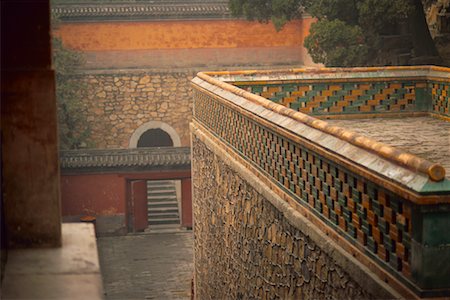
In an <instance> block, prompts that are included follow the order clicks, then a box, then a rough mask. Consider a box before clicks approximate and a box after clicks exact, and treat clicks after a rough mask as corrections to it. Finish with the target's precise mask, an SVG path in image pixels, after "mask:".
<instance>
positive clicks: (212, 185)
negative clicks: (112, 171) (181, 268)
mask: <svg viewBox="0 0 450 300" xmlns="http://www.w3.org/2000/svg"><path fill="white" fill-rule="evenodd" d="M192 152H193V157H192V158H193V162H192V166H193V169H192V172H193V174H194V177H193V186H194V189H193V197H194V199H195V201H194V202H193V213H194V218H195V220H196V222H195V223H194V235H195V238H194V249H195V273H194V274H195V275H194V276H195V282H196V290H195V292H196V297H197V298H198V299H223V298H224V295H226V298H227V299H385V298H392V297H393V296H392V295H386V294H380V293H382V291H383V289H382V288H380V287H375V291H374V289H373V288H369V287H368V286H369V284H368V281H366V280H360V278H359V276H358V275H357V274H354V273H352V270H353V269H352V268H349V266H348V265H346V264H342V263H339V262H336V259H335V256H334V255H335V254H336V252H334V251H330V248H329V247H323V243H321V242H320V241H318V240H317V237H313V236H311V234H308V233H305V232H303V231H302V230H301V229H300V228H298V227H296V226H292V225H291V223H290V222H289V220H288V218H287V217H286V216H284V215H283V214H281V213H280V210H279V208H278V207H275V206H274V205H273V204H272V203H271V201H270V200H268V199H267V198H265V197H264V196H263V195H262V194H261V193H260V191H257V189H255V188H254V187H253V186H252V185H251V184H249V183H248V181H247V178H245V177H243V176H242V175H240V174H239V173H238V172H236V171H235V170H233V168H232V167H230V165H229V163H228V162H227V160H226V159H224V157H222V156H221V155H220V154H218V153H214V150H211V149H210V147H209V146H206V145H205V144H204V143H203V142H202V141H201V140H200V139H198V138H197V136H196V135H195V134H194V135H193V138H192ZM212 174H218V176H211V175H212Z"/></svg>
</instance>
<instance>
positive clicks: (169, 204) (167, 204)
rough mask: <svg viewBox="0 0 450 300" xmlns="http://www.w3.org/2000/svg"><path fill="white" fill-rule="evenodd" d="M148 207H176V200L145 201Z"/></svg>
mask: <svg viewBox="0 0 450 300" xmlns="http://www.w3.org/2000/svg"><path fill="white" fill-rule="evenodd" d="M147 205H148V209H153V207H176V208H177V209H178V203H177V202H176V201H158V202H149V203H147Z"/></svg>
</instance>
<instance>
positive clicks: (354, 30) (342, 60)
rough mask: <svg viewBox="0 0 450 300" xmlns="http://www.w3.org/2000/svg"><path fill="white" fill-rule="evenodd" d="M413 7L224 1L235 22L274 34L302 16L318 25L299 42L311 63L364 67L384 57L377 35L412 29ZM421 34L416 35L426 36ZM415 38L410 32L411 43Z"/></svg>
mask: <svg viewBox="0 0 450 300" xmlns="http://www.w3.org/2000/svg"><path fill="white" fill-rule="evenodd" d="M418 3H419V4H420V0H230V9H231V11H232V13H233V14H234V15H235V16H246V17H247V18H248V19H250V20H259V21H264V22H267V21H269V20H272V22H273V23H274V25H275V27H276V28H277V29H281V28H282V26H283V25H284V24H285V23H286V22H288V21H289V20H291V19H293V18H295V17H298V16H299V15H300V13H301V12H302V10H305V11H306V12H308V13H310V14H311V15H312V16H314V17H316V18H317V19H318V22H317V23H315V24H313V25H312V26H311V32H310V36H309V37H308V38H307V39H306V41H305V47H306V48H307V49H308V52H309V54H310V55H311V57H312V58H313V60H314V61H315V62H316V63H324V64H325V65H327V66H357V65H360V66H364V65H373V64H375V62H376V59H377V56H378V55H380V54H381V53H382V51H387V52H386V53H389V49H384V48H386V47H385V45H383V44H382V42H381V41H382V39H381V37H382V36H383V35H396V34H399V33H400V32H399V28H400V27H401V26H399V24H408V22H406V21H409V23H410V24H411V23H417V22H416V20H414V19H413V17H412V15H414V7H415V6H418V5H417V4H418ZM419 6H421V4H420V5H419ZM416 12H417V11H416ZM421 13H422V15H423V11H422V12H421ZM421 26H422V24H421ZM424 26H425V27H426V23H425V24H424ZM403 27H404V26H403ZM426 30H428V28H426ZM426 30H425V31H423V32H420V34H424V33H425V35H426V32H427V31H426ZM417 34H419V33H418V32H417V31H413V38H414V39H415V38H416V37H415V35H417ZM424 40H427V39H424ZM414 46H415V47H417V43H414ZM419 46H420V45H419ZM383 47H384V48H383Z"/></svg>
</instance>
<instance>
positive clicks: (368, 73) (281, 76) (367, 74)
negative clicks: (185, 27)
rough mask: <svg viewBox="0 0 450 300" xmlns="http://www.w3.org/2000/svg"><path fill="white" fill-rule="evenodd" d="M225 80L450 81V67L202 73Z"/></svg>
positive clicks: (302, 69)
mask: <svg viewBox="0 0 450 300" xmlns="http://www.w3.org/2000/svg"><path fill="white" fill-rule="evenodd" d="M202 73H205V74H207V75H209V76H211V77H214V78H216V79H218V80H220V81H225V82H233V83H239V82H246V83H247V84H248V83H251V82H261V81H262V82H266V81H274V80H278V81H281V82H282V81H284V80H289V81H291V80H305V79H321V80H326V79H333V80H336V79H343V80H345V79H367V80H371V79H378V78H395V77H402V78H404V77H407V78H429V77H433V78H439V79H441V80H444V81H450V68H447V67H440V66H395V67H366V68H363V67H355V68H295V69H274V70H240V71H239V70H238V71H217V72H202Z"/></svg>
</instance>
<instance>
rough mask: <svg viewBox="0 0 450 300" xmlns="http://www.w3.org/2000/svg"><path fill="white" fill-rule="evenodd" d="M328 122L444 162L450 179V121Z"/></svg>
mask: <svg viewBox="0 0 450 300" xmlns="http://www.w3.org/2000/svg"><path fill="white" fill-rule="evenodd" d="M326 121H327V122H329V123H330V124H333V125H336V126H341V127H344V128H347V129H349V130H352V131H355V132H358V133H361V134H363V135H365V136H368V137H371V138H373V139H375V140H377V141H380V142H383V143H385V144H388V145H391V146H394V147H398V148H400V149H403V150H405V151H407V152H409V153H412V154H415V155H417V156H419V157H422V158H425V159H428V160H429V161H432V162H435V163H440V164H442V166H443V167H444V168H445V170H446V171H447V172H446V174H447V175H446V176H447V178H449V179H450V122H446V121H443V120H440V119H436V118H432V117H407V118H393V119H390V118H375V119H354V120H326Z"/></svg>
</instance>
